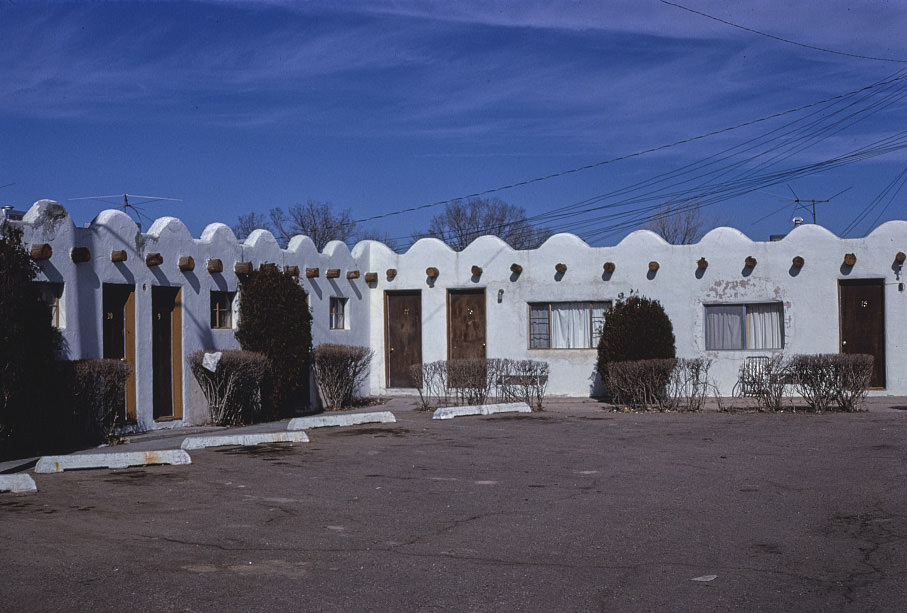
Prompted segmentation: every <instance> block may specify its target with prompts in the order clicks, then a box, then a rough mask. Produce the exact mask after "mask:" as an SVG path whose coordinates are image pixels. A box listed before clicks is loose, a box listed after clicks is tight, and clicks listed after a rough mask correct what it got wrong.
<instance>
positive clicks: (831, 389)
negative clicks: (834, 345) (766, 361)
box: [790, 354, 836, 411]
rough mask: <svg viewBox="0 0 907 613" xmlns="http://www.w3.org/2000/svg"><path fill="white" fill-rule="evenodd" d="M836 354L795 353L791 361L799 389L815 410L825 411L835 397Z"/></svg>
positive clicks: (792, 371) (792, 372)
mask: <svg viewBox="0 0 907 613" xmlns="http://www.w3.org/2000/svg"><path fill="white" fill-rule="evenodd" d="M834 357H835V354H820V355H795V356H794V357H793V358H791V361H790V370H791V375H792V376H793V378H794V381H796V385H797V391H798V392H799V393H800V395H801V396H803V399H804V400H806V404H808V405H809V407H810V408H811V409H812V410H814V411H825V410H827V409H829V408H831V406H832V402H834V399H835V386H836V382H835V374H834V367H833V366H832V360H833V358H834Z"/></svg>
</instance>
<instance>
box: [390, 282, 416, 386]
mask: <svg viewBox="0 0 907 613" xmlns="http://www.w3.org/2000/svg"><path fill="white" fill-rule="evenodd" d="M384 331H385V339H384V340H385V342H384V347H385V358H386V359H385V363H386V364H387V387H413V380H412V375H411V374H410V367H411V366H412V365H413V364H421V363H422V294H421V293H420V292H386V293H385V294H384Z"/></svg>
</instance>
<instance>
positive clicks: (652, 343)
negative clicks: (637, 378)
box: [598, 295, 675, 381]
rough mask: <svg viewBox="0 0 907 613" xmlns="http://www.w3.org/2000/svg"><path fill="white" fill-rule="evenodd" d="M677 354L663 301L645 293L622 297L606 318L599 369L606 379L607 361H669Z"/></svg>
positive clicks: (600, 349) (600, 345)
mask: <svg viewBox="0 0 907 613" xmlns="http://www.w3.org/2000/svg"><path fill="white" fill-rule="evenodd" d="M674 356H675V351H674V328H673V326H672V325H671V320H670V319H669V318H668V315H667V313H665V310H664V308H663V307H662V306H661V303H660V302H658V301H657V300H651V299H649V298H645V297H643V296H636V295H631V296H630V297H628V298H626V299H624V298H623V296H621V297H619V299H618V300H617V302H616V303H614V306H613V307H612V309H611V310H610V311H609V312H608V315H607V317H605V324H604V325H603V326H602V332H601V336H600V337H599V341H598V372H599V374H600V375H601V377H602V380H603V381H606V380H607V374H608V364H610V363H612V362H635V361H639V360H666V359H671V358H673V357H674Z"/></svg>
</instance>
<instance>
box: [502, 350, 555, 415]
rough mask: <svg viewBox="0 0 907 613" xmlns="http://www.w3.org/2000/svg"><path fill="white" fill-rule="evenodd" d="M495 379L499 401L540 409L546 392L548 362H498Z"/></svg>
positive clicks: (548, 371) (548, 370)
mask: <svg viewBox="0 0 907 613" xmlns="http://www.w3.org/2000/svg"><path fill="white" fill-rule="evenodd" d="M498 370H499V372H498V376H497V379H496V383H497V387H498V396H499V397H500V398H501V400H503V401H505V402H507V401H517V402H525V403H526V404H528V405H529V406H531V407H535V408H536V409H537V410H540V409H541V408H542V402H543V400H544V399H545V392H546V391H547V390H548V375H549V373H550V371H551V369H550V367H549V366H548V362H543V361H541V360H500V361H499V367H498Z"/></svg>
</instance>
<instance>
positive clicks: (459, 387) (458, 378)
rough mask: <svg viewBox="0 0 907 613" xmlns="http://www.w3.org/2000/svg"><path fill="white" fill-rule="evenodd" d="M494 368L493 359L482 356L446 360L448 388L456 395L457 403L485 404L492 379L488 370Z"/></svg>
mask: <svg viewBox="0 0 907 613" xmlns="http://www.w3.org/2000/svg"><path fill="white" fill-rule="evenodd" d="M494 370H496V364H494V361H493V360H485V359H482V358H474V359H468V360H448V362H447V386H448V389H450V390H451V391H452V392H453V393H454V394H455V395H456V398H457V401H458V403H459V404H468V405H478V404H485V402H486V400H487V399H488V396H489V394H490V393H491V385H492V382H493V381H494V379H493V378H492V377H490V376H489V372H490V371H494Z"/></svg>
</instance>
